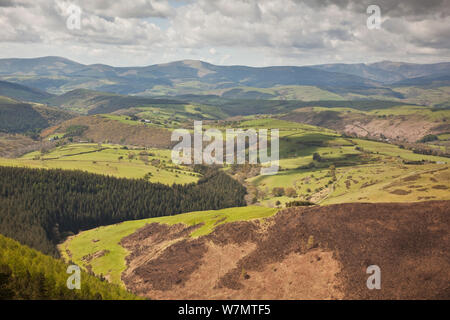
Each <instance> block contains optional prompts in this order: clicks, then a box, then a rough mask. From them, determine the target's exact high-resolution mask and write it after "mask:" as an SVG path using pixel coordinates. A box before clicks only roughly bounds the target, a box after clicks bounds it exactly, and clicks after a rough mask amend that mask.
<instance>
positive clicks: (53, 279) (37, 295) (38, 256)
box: [0, 234, 138, 300]
mask: <svg viewBox="0 0 450 320" xmlns="http://www.w3.org/2000/svg"><path fill="white" fill-rule="evenodd" d="M66 270H67V265H66V264H65V263H64V262H62V261H61V260H58V259H55V258H53V257H50V256H48V255H45V254H42V253H40V252H38V251H36V250H34V249H31V248H28V247H27V246H24V245H21V244H20V243H18V242H17V241H15V240H12V239H9V238H6V237H4V236H3V235H1V234H0V300H3V299H26V300H29V299H33V300H34V299H40V300H41V299H65V300H68V299H88V300H100V299H102V300H103V299H138V297H136V296H135V295H133V294H131V293H129V292H127V291H126V290H125V289H123V288H121V287H119V286H117V285H114V284H111V283H109V282H107V281H102V280H100V279H98V278H97V277H95V276H93V275H90V274H88V273H86V272H84V271H82V272H81V275H80V279H81V281H82V282H83V285H82V286H81V287H80V289H79V290H70V289H68V288H67V285H66V280H67V277H68V276H69V275H68V274H67V273H66Z"/></svg>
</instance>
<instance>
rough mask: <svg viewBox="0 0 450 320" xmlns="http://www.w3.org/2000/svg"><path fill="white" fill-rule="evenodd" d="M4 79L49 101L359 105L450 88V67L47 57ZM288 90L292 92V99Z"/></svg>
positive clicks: (15, 67)
mask: <svg viewBox="0 0 450 320" xmlns="http://www.w3.org/2000/svg"><path fill="white" fill-rule="evenodd" d="M0 79H2V80H5V81H8V82H14V83H18V84H21V85H25V86H29V87H32V88H36V90H37V91H41V92H40V93H37V94H38V95H39V94H43V95H44V96H45V94H46V93H45V92H48V93H52V94H63V93H66V92H69V91H71V90H74V89H91V90H97V91H104V92H111V93H116V94H126V95H143V96H174V95H181V94H202V95H203V94H213V95H219V96H221V95H223V94H225V95H228V98H229V97H230V96H231V97H232V96H236V97H239V98H246V97H249V98H257V99H258V98H264V99H272V98H284V99H286V97H287V99H289V97H290V95H289V94H291V93H292V92H293V93H294V97H296V95H297V96H299V95H300V96H301V97H302V95H301V94H302V93H303V91H304V87H313V88H319V89H320V90H323V92H324V93H326V94H328V95H332V94H337V95H341V96H342V95H344V96H345V95H347V98H348V95H352V98H357V99H358V98H364V96H386V97H390V98H402V95H401V94H400V93H398V92H395V91H393V90H392V87H395V86H409V85H414V86H448V85H450V63H437V64H411V63H403V62H391V61H382V62H378V63H372V64H326V65H315V66H303V67H296V66H274V67H263V68H255V67H247V66H217V65H213V64H210V63H206V62H202V61H196V60H183V61H177V62H171V63H166V64H157V65H151V66H146V67H112V66H108V65H102V64H93V65H84V64H80V63H77V62H74V61H71V60H68V59H65V58H61V57H43V58H33V59H0ZM292 86H294V87H300V88H303V89H302V90H303V91H302V93H298V90H297V89H296V90H297V91H295V90H294V91H293V89H292ZM263 89H264V90H263ZM268 89H271V90H268ZM232 90H233V91H232ZM286 90H287V91H289V90H290V91H289V94H286ZM316 94H317V92H316ZM0 95H2V93H1V92H0ZM44 96H42V98H43V99H45V97H44ZM37 98H38V99H39V97H37ZM47 98H48V97H47ZM319 98H320V97H319ZM317 100H320V99H317Z"/></svg>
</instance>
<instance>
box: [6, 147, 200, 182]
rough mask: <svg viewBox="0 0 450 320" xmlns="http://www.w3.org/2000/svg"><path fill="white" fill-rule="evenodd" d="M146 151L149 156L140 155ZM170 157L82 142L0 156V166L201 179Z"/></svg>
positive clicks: (171, 179) (158, 178) (159, 151)
mask: <svg viewBox="0 0 450 320" xmlns="http://www.w3.org/2000/svg"><path fill="white" fill-rule="evenodd" d="M143 152H144V153H146V154H147V155H141V154H140V153H143ZM170 159H171V151H170V150H166V149H149V150H143V149H142V148H141V149H138V150H133V149H124V147H122V146H120V145H112V144H93V143H79V144H69V145H65V146H62V147H58V148H56V149H53V150H51V151H50V152H48V153H44V154H42V152H40V151H35V152H31V153H28V154H26V155H24V156H22V157H21V158H18V159H7V158H0V165H4V166H20V167H30V168H49V169H50V168H59V169H67V170H83V171H88V172H91V173H98V174H105V175H111V176H115V177H120V178H133V179H140V178H144V176H146V175H147V177H148V176H149V174H151V176H150V177H149V181H151V182H160V183H164V184H168V185H171V184H173V183H178V184H185V183H192V182H196V181H197V180H198V174H197V173H194V172H192V170H191V169H189V168H187V167H180V166H175V165H173V164H171V160H170ZM155 162H159V164H156V163H155Z"/></svg>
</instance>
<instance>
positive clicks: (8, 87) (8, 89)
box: [0, 81, 52, 102]
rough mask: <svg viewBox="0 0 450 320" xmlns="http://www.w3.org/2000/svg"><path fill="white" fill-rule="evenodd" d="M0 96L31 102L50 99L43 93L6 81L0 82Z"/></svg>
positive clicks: (49, 95)
mask: <svg viewBox="0 0 450 320" xmlns="http://www.w3.org/2000/svg"><path fill="white" fill-rule="evenodd" d="M0 96H5V97H9V98H13V99H16V100H20V101H32V102H43V101H46V100H47V99H49V98H51V97H52V95H51V94H49V93H47V92H45V91H42V90H39V89H35V88H31V87H27V86H24V85H21V84H17V83H12V82H7V81H0Z"/></svg>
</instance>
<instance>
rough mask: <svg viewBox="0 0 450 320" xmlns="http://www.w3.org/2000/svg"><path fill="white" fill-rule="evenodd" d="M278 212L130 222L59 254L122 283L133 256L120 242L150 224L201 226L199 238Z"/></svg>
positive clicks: (245, 210) (72, 242)
mask: <svg viewBox="0 0 450 320" xmlns="http://www.w3.org/2000/svg"><path fill="white" fill-rule="evenodd" d="M276 211H277V210H276V209H271V208H264V207H256V206H250V207H239V208H228V209H222V210H210V211H197V212H190V213H184V214H179V215H174V216H168V217H159V218H151V219H144V220H135V221H126V222H122V223H120V224H115V225H110V226H106V227H100V228H96V229H92V230H88V231H84V232H81V233H80V234H78V235H75V236H73V237H71V238H69V239H68V240H67V241H66V242H64V243H63V244H61V245H60V246H59V250H60V252H61V255H62V256H63V257H64V258H65V259H71V260H72V261H74V262H75V263H77V264H78V265H80V266H83V267H84V268H85V269H89V270H92V271H93V272H94V273H95V274H103V275H104V276H106V277H107V279H109V280H110V281H111V282H113V283H121V280H120V275H121V273H122V272H123V271H124V270H125V269H126V262H125V257H126V256H127V255H128V254H129V253H128V252H127V250H126V249H125V248H123V247H122V246H121V245H120V244H119V243H120V240H121V239H122V238H124V237H126V236H127V235H130V234H132V233H134V232H135V231H136V230H138V229H139V228H142V227H144V226H145V225H146V224H149V223H155V222H157V223H164V224H168V225H174V224H178V223H182V224H185V225H188V226H194V225H199V224H201V226H200V227H199V228H197V229H195V230H194V231H193V232H192V233H191V235H190V236H191V237H199V236H203V235H206V234H208V233H210V232H212V231H213V230H214V228H216V227H217V226H218V225H220V224H223V223H228V222H233V221H245V220H251V219H261V218H266V217H269V216H272V215H273V214H275V212H276ZM89 255H91V256H89ZM92 257H93V258H92Z"/></svg>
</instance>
